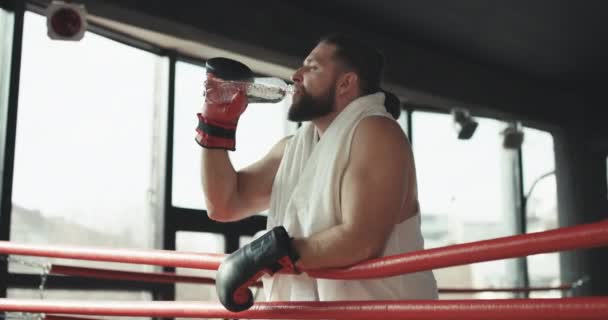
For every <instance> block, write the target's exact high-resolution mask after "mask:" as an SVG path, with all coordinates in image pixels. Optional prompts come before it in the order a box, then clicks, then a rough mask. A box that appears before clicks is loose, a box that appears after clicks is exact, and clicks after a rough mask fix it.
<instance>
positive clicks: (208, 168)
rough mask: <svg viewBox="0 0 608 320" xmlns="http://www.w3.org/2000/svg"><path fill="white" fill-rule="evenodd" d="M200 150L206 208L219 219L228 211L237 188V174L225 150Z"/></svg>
mask: <svg viewBox="0 0 608 320" xmlns="http://www.w3.org/2000/svg"><path fill="white" fill-rule="evenodd" d="M202 150H203V151H202V163H201V169H202V172H201V179H202V184H203V192H204V194H205V199H206V201H207V208H208V209H209V212H210V213H211V214H217V215H218V217H219V216H221V214H222V213H225V212H226V211H229V209H230V206H229V204H230V201H231V198H232V197H233V196H234V193H235V192H236V188H237V174H236V172H235V170H234V167H233V166H232V163H231V162H230V158H229V157H228V152H227V151H226V150H221V149H206V148H203V149H202Z"/></svg>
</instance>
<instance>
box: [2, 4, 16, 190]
mask: <svg viewBox="0 0 608 320" xmlns="http://www.w3.org/2000/svg"><path fill="white" fill-rule="evenodd" d="M14 20H15V19H14V17H13V14H12V13H9V12H7V11H5V10H4V9H1V8H0V119H2V120H0V168H2V169H0V170H4V149H5V145H6V117H7V112H8V94H9V89H10V87H9V83H10V77H11V72H10V71H11V50H12V48H13V23H14ZM0 173H2V171H0ZM3 176H4V174H0V189H1V188H2V184H3V182H2V177H3Z"/></svg>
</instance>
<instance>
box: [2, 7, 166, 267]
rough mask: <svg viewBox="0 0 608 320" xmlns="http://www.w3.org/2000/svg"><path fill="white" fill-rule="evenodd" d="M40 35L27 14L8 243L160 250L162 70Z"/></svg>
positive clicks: (111, 50)
mask: <svg viewBox="0 0 608 320" xmlns="http://www.w3.org/2000/svg"><path fill="white" fill-rule="evenodd" d="M46 30H47V29H46V22H45V19H44V18H43V17H41V16H39V15H36V14H33V13H29V12H28V13H26V15H25V26H24V35H23V56H22V67H21V84H20V92H19V114H18V121H17V142H16V151H15V172H14V182H13V199H12V201H13V209H12V225H11V234H10V237H11V240H12V241H15V242H20V243H53V244H74V245H83V246H102V247H112V248H120V247H124V248H154V247H157V246H156V243H157V241H160V240H159V239H155V235H156V234H158V232H157V230H160V228H161V226H160V220H159V217H160V216H161V215H160V214H159V213H158V212H157V210H158V207H159V205H158V202H157V200H158V199H157V198H158V194H162V193H161V192H160V190H158V187H157V182H156V180H155V179H157V177H158V171H159V170H162V168H159V167H157V164H158V163H159V161H158V159H156V158H155V157H161V155H159V154H160V153H159V152H158V148H159V142H158V140H157V139H158V138H157V135H154V134H153V133H154V132H153V131H154V128H155V127H156V125H157V123H158V122H159V121H160V120H159V119H158V118H157V116H158V112H157V111H158V108H160V107H163V108H164V107H165V106H166V96H165V97H164V99H163V97H162V92H163V91H162V88H163V86H164V87H165V88H166V82H167V81H166V79H167V78H166V76H165V75H166V70H167V63H166V60H165V59H160V58H158V57H157V56H155V55H153V54H150V53H148V52H145V51H142V50H138V49H135V48H132V47H129V46H126V45H123V44H120V43H118V42H115V41H111V40H109V39H107V38H103V37H101V36H98V35H95V34H93V33H87V34H86V35H85V37H84V38H83V40H82V41H79V42H63V41H53V40H50V39H49V38H48V36H47V31H46ZM161 172H162V171H161ZM49 260H50V261H54V260H52V259H49ZM78 264H79V265H93V263H92V262H86V261H81V262H78ZM106 265H107V264H94V266H95V267H104V266H106ZM117 266H120V268H121V269H135V270H147V269H150V268H151V267H144V266H132V265H113V266H112V267H117ZM19 269H20V267H19V266H17V265H15V266H14V268H13V269H12V271H13V272H15V271H18V270H19ZM24 271H25V272H29V271H28V270H25V269H24Z"/></svg>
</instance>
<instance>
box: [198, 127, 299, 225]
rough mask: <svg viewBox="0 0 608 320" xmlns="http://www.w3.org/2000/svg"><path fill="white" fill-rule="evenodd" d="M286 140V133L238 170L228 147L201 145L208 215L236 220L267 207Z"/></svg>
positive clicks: (203, 181) (217, 218)
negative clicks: (218, 147)
mask: <svg viewBox="0 0 608 320" xmlns="http://www.w3.org/2000/svg"><path fill="white" fill-rule="evenodd" d="M288 140H289V137H287V138H284V139H282V140H281V141H279V142H278V143H277V144H276V145H275V146H274V147H273V148H272V149H271V150H270V152H269V153H268V154H267V155H266V156H265V157H264V158H262V159H261V160H259V161H257V162H255V163H254V164H252V165H250V166H248V167H246V168H244V169H242V170H240V171H238V172H236V171H235V170H234V167H233V166H232V163H231V162H230V159H229V157H228V152H227V151H225V150H218V149H205V148H204V149H203V151H202V164H201V168H202V170H201V171H202V172H201V177H202V184H203V192H204V195H205V200H206V203H207V208H208V210H207V213H208V215H209V217H210V218H211V219H213V220H217V221H224V222H226V221H236V220H240V219H244V218H246V217H248V216H250V215H252V214H254V213H256V212H259V211H263V210H265V209H267V208H268V206H269V204H270V193H271V191H272V182H273V181H274V176H275V175H276V173H277V170H278V168H279V164H280V163H281V159H282V157H283V152H284V150H285V146H286V144H287V141H288Z"/></svg>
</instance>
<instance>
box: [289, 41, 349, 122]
mask: <svg viewBox="0 0 608 320" xmlns="http://www.w3.org/2000/svg"><path fill="white" fill-rule="evenodd" d="M335 50H336V48H335V47H334V46H333V45H331V44H326V43H320V44H318V45H317V46H316V47H315V48H314V49H313V50H312V51H311V52H310V54H309V55H308V57H306V59H305V60H304V63H303V65H302V67H300V68H299V69H298V70H296V72H295V73H294V74H293V76H292V80H293V81H294V85H295V88H296V91H295V93H294V95H293V102H292V104H291V107H290V108H289V112H288V115H287V118H288V119H289V120H291V121H309V120H314V119H316V118H319V117H322V116H325V115H327V114H330V113H331V112H332V111H334V109H335V98H336V81H337V78H338V72H337V68H336V63H335V62H334V59H333V55H334V52H335Z"/></svg>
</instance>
